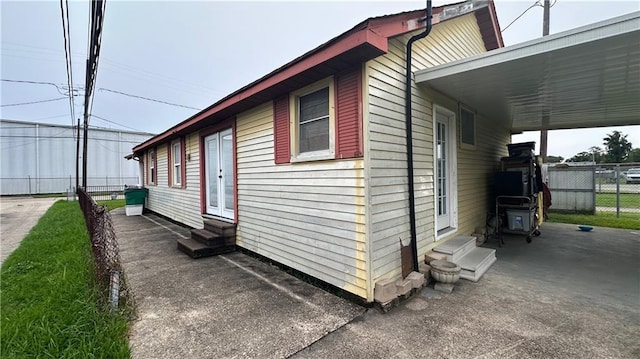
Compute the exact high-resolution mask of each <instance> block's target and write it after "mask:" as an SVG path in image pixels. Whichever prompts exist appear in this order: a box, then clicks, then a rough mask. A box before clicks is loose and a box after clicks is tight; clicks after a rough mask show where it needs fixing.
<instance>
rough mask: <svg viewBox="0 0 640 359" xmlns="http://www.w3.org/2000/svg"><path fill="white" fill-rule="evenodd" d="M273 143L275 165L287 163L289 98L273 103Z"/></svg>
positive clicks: (288, 150)
mask: <svg viewBox="0 0 640 359" xmlns="http://www.w3.org/2000/svg"><path fill="white" fill-rule="evenodd" d="M273 142H274V146H273V147H274V149H273V150H274V154H275V161H276V164H280V163H289V162H290V161H291V146H290V145H289V96H284V97H281V98H279V99H277V100H275V101H273Z"/></svg>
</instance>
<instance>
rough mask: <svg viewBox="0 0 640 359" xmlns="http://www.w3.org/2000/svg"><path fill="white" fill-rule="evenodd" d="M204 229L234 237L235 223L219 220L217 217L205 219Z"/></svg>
mask: <svg viewBox="0 0 640 359" xmlns="http://www.w3.org/2000/svg"><path fill="white" fill-rule="evenodd" d="M204 229H205V230H206V231H209V232H212V233H215V234H217V235H219V236H223V237H235V235H236V224H235V223H229V222H225V221H221V220H219V219H205V220H204Z"/></svg>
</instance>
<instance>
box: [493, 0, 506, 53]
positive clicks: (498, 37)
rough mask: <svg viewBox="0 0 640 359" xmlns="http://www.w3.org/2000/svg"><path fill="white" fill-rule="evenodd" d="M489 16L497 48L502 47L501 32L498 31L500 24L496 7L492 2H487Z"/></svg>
mask: <svg viewBox="0 0 640 359" xmlns="http://www.w3.org/2000/svg"><path fill="white" fill-rule="evenodd" d="M489 16H491V24H492V25H493V32H494V34H495V36H496V40H497V41H498V47H504V41H503V40H502V31H500V23H499V22H498V14H497V13H496V6H495V4H494V3H493V1H489Z"/></svg>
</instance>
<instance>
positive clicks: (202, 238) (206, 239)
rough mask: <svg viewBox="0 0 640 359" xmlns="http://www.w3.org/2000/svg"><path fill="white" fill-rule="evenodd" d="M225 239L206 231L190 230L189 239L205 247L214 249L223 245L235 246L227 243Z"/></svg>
mask: <svg viewBox="0 0 640 359" xmlns="http://www.w3.org/2000/svg"><path fill="white" fill-rule="evenodd" d="M227 238H228V237H224V236H221V235H218V234H215V233H213V232H209V231H207V230H206V229H192V230H191V239H195V240H196V241H198V242H200V243H203V244H206V245H207V246H211V247H216V246H221V245H222V246H223V245H225V244H235V243H233V241H232V243H227Z"/></svg>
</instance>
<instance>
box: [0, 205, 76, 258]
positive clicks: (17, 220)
mask: <svg viewBox="0 0 640 359" xmlns="http://www.w3.org/2000/svg"><path fill="white" fill-rule="evenodd" d="M61 199H63V198H57V197H54V198H32V197H2V198H0V265H2V263H4V260H5V259H7V257H8V256H9V255H10V254H11V253H13V251H15V250H16V248H18V246H20V242H21V241H22V239H23V238H24V237H25V236H26V235H27V234H29V231H31V228H33V226H35V225H36V223H38V220H39V219H40V217H42V215H43V214H44V213H45V212H46V211H47V210H48V209H49V207H51V205H52V204H53V203H55V202H56V201H58V200H61Z"/></svg>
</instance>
